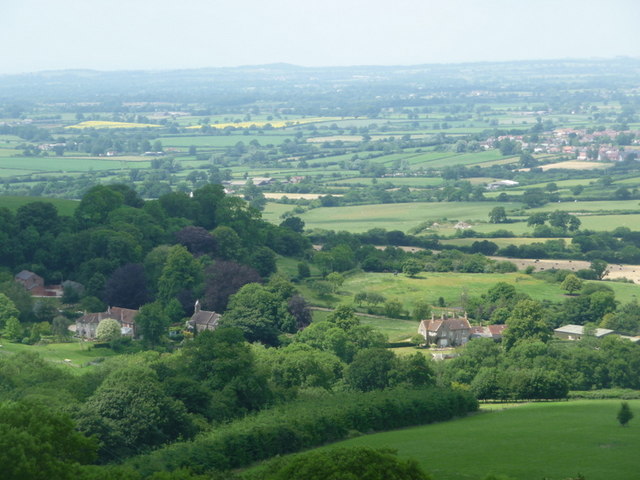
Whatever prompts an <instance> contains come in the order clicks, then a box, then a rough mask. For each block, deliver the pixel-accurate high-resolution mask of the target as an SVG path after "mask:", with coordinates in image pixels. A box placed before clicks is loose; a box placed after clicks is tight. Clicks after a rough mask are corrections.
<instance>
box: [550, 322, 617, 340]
mask: <svg viewBox="0 0 640 480" xmlns="http://www.w3.org/2000/svg"><path fill="white" fill-rule="evenodd" d="M614 333H615V332H614V331H613V330H609V329H608V328H595V329H594V330H593V331H592V332H587V333H585V331H584V326H582V325H565V326H564V327H558V328H556V329H554V330H553V334H554V335H555V336H556V337H558V338H561V339H563V340H580V339H581V338H582V337H584V336H585V335H591V336H594V337H596V338H602V337H604V336H607V335H611V334H614Z"/></svg>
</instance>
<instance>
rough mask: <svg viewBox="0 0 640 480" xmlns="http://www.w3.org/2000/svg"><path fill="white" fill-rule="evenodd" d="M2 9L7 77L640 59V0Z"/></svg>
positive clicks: (36, 0) (147, 0) (144, 2)
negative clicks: (639, 27) (639, 29)
mask: <svg viewBox="0 0 640 480" xmlns="http://www.w3.org/2000/svg"><path fill="white" fill-rule="evenodd" d="M34 12H36V13H37V14H36V15H34ZM3 13H4V15H3V16H2V18H0V31H1V32H2V36H3V40H4V42H3V44H4V45H10V48H5V52H3V54H4V55H3V57H4V60H5V61H4V62H3V64H2V65H0V75H11V74H28V73H36V72H42V71H60V70H96V71H106V72H111V71H131V70H134V71H149V70H152V71H157V70H185V69H203V68H237V67H241V66H255V65H271V64H278V63H284V64H291V65H297V66H306V67H310V68H313V67H345V66H410V65H432V64H447V65H448V64H464V63H478V62H510V61H537V60H562V59H572V58H578V59H590V58H596V59H597V58H616V57H631V58H637V57H640V45H639V44H638V42H637V41H636V39H635V38H634V35H635V30H636V25H635V24H636V19H637V18H640V3H638V2H635V0H611V1H610V2H608V3H607V5H606V8H603V6H602V5H601V4H600V3H599V2H598V3H593V4H585V3H584V2H581V1H580V0H559V1H551V0H539V1H538V2H535V3H529V2H526V3H525V2H518V4H517V8H514V2H512V1H510V0H487V1H486V2H483V3H482V4H477V3H476V2H474V1H472V0H450V2H448V3H447V4H441V3H439V2H435V1H418V0H398V1H397V2H395V4H394V5H393V7H390V6H389V4H388V2H384V1H382V0H369V1H364V0H327V1H326V2H323V4H322V5H306V4H301V3H300V2H296V1H294V0H275V1H274V2H270V3H269V4H266V3H264V2H260V1H258V0H247V1H246V2H244V3H243V4H242V5H240V4H226V3H224V4H218V3H217V2H210V1H206V0H185V1H184V2H182V3H181V4H180V5H175V3H173V2H171V1H170V0H155V1H151V0H128V1H125V0H112V1H111V2H84V3H82V2H80V3H78V2H76V1H75V0H58V1H57V2H45V1H43V0H24V1H23V2H20V3H17V2H16V3H10V4H8V5H6V6H5V11H4V12H3ZM25 32H29V33H25Z"/></svg>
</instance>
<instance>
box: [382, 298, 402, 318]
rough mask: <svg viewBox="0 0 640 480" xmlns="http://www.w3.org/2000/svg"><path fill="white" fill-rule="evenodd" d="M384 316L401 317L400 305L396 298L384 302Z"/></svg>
mask: <svg viewBox="0 0 640 480" xmlns="http://www.w3.org/2000/svg"><path fill="white" fill-rule="evenodd" d="M384 314H385V315H386V316H387V317H390V318H400V317H401V316H402V303H400V300H398V299H397V298H392V299H390V300H387V301H386V302H384Z"/></svg>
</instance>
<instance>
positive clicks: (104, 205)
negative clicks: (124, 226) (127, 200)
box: [74, 185, 124, 227]
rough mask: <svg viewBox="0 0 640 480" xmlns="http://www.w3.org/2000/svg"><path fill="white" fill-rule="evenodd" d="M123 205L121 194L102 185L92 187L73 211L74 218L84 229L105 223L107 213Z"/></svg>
mask: <svg viewBox="0 0 640 480" xmlns="http://www.w3.org/2000/svg"><path fill="white" fill-rule="evenodd" d="M123 204H124V196H123V195H122V193H120V192H117V191H115V190H114V189H112V188H109V187H106V186H104V185H96V186H95V187H92V188H91V189H90V190H89V191H88V192H87V193H86V194H84V196H83V197H82V200H81V201H80V204H79V205H78V207H77V208H76V210H75V213H74V215H75V218H76V219H77V220H78V222H79V223H80V225H82V226H84V227H93V226H96V225H101V224H103V223H105V221H106V220H107V217H108V216H109V213H110V212H111V211H113V210H115V209H116V208H118V207H120V206H121V205H123Z"/></svg>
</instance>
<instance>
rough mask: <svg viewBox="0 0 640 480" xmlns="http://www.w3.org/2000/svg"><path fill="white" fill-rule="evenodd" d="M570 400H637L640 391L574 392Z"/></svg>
mask: <svg viewBox="0 0 640 480" xmlns="http://www.w3.org/2000/svg"><path fill="white" fill-rule="evenodd" d="M569 398H570V399H585V400H601V399H605V398H618V399H620V400H637V399H639V398H640V390H632V389H630V388H610V389H603V390H572V391H570V392H569Z"/></svg>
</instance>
